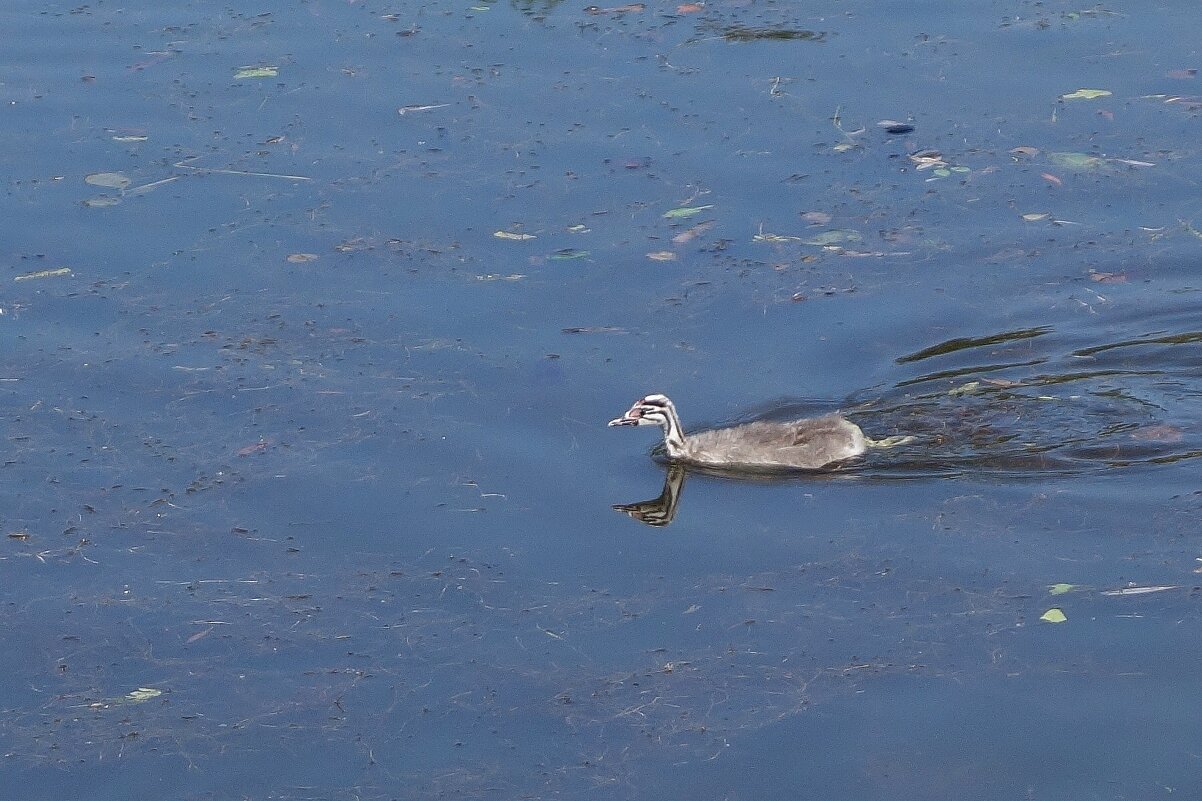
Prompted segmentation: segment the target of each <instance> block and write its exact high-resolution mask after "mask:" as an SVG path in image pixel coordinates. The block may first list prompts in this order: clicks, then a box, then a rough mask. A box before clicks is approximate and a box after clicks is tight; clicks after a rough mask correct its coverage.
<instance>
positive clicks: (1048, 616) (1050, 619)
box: [1039, 607, 1068, 623]
mask: <svg viewBox="0 0 1202 801" xmlns="http://www.w3.org/2000/svg"><path fill="white" fill-rule="evenodd" d="M1039 619H1040V620H1042V621H1043V622H1045V623H1063V622H1064V621H1066V620H1068V618H1067V617H1066V616H1065V614H1064V612H1062V611H1061V610H1059V609H1057V608H1056V607H1052V608H1051V609H1049V610H1048V611H1046V612H1044V613H1043V614H1042V615H1040V616H1039Z"/></svg>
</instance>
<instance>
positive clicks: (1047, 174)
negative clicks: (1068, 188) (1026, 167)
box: [1039, 172, 1064, 186]
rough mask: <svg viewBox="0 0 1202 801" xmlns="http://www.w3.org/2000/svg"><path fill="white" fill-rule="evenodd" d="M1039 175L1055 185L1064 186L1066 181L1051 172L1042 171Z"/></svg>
mask: <svg viewBox="0 0 1202 801" xmlns="http://www.w3.org/2000/svg"><path fill="white" fill-rule="evenodd" d="M1039 177H1040V178H1042V179H1043V180H1045V181H1047V182H1048V183H1049V184H1052V185H1053V186H1064V181H1061V180H1060V179H1059V178H1057V177H1056V176H1055V175H1052V174H1051V173H1050V172H1041V173H1040V174H1039Z"/></svg>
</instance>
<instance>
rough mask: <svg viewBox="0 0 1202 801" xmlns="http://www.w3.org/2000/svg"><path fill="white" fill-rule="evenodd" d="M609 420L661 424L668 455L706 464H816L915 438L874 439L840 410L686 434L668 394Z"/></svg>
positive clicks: (815, 466) (814, 466) (676, 459)
mask: <svg viewBox="0 0 1202 801" xmlns="http://www.w3.org/2000/svg"><path fill="white" fill-rule="evenodd" d="M609 424H610V425H611V426H660V427H662V428H663V429H664V446H665V447H666V448H667V451H668V458H669V459H671V460H672V461H674V462H683V463H686V464H695V465H703V466H706V467H735V468H738V467H743V468H750V469H755V468H795V469H802V470H816V469H818V468H820V467H826V466H828V465H832V464H834V463H835V462H841V461H843V460H844V459H850V458H851V457H853V456H859V455H860V454H862V453H864V452H865V451H866V450H868V449H869V448H889V447H892V446H894V445H902V444H904V443H906V442H910V441H911V440H912V439H913V437H889V438H887V439H883V440H871V439H869V438H868V437H866V436H864V432H863V431H861V430H860V427H859V426H858V425H856V424H855V423H853V422H851V421H850V420H848V419H846V418H844V417H840V416H839V415H837V414H828V415H824V416H822V417H810V418H806V419H803V420H793V421H791V422H788V423H776V422H770V421H757V422H752V423H744V424H743V425H738V426H732V427H730V428H716V429H711V430H709V431H699V432H697V433H696V434H688V435H686V434H685V433H684V429H683V428H682V427H681V425H680V417H679V416H678V415H677V414H676V407H675V406H674V405H673V404H672V401H671V400H669V399H668V396H667V395H648V396H647V397H645V398H640V399H639V400H637V401H635V403H634V405H633V406H631V407H630V409H629V411H627V412H626V414H624V415H622V416H621V417H619V418H617V419H616V420H610V421H609Z"/></svg>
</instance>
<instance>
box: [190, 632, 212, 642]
mask: <svg viewBox="0 0 1202 801" xmlns="http://www.w3.org/2000/svg"><path fill="white" fill-rule="evenodd" d="M212 631H213V629H212V628H207V629H205V630H204V631H198V632H196V633H195V634H193V635H192V636H191V637H189V638H188V639H187V640H185V642H186V643H192V642H196V641H197V640H199V639H201V638H203V637H208V636H209V633H210V632H212Z"/></svg>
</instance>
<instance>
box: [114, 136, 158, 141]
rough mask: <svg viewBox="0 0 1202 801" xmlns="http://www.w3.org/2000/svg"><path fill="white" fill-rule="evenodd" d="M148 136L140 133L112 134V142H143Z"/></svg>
mask: <svg viewBox="0 0 1202 801" xmlns="http://www.w3.org/2000/svg"><path fill="white" fill-rule="evenodd" d="M149 138H150V137H149V136H145V135H141V134H137V135H134V134H128V135H125V136H114V137H113V141H114V142H145V141H146V140H147V139H149Z"/></svg>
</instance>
